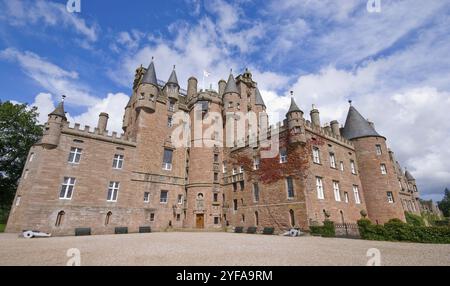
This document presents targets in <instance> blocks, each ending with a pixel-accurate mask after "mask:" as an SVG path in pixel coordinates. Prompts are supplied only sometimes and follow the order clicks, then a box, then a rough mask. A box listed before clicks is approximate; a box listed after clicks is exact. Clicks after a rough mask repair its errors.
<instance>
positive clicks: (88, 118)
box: [31, 93, 129, 134]
mask: <svg viewBox="0 0 450 286" xmlns="http://www.w3.org/2000/svg"><path fill="white" fill-rule="evenodd" d="M128 100H129V97H128V96H127V95H126V94H123V93H109V94H108V95H107V96H106V97H105V98H102V99H100V100H99V101H98V102H97V103H95V104H93V105H92V106H90V107H88V108H87V110H86V111H85V112H83V113H81V114H78V115H75V116H73V115H71V114H70V113H69V112H66V117H67V120H68V121H69V122H70V125H71V126H73V125H74V124H75V123H79V124H80V125H81V126H86V125H88V126H90V127H92V128H94V127H96V126H97V123H98V116H99V114H100V113H102V112H106V113H108V115H109V120H108V130H109V131H110V133H111V132H113V131H114V132H117V133H118V134H121V133H122V132H123V131H122V119H123V115H124V108H125V106H126V104H127V103H128ZM31 106H36V107H37V111H38V113H39V117H38V121H39V123H40V124H44V123H46V122H47V119H48V114H49V113H51V112H52V111H53V110H55V108H56V104H55V103H54V101H53V96H52V95H51V94H50V93H39V94H37V95H36V97H35V99H34V102H33V103H32V104H31ZM66 110H67V104H66Z"/></svg>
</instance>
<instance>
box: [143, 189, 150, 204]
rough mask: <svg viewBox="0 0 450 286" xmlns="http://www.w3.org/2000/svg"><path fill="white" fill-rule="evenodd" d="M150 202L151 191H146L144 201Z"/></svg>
mask: <svg viewBox="0 0 450 286" xmlns="http://www.w3.org/2000/svg"><path fill="white" fill-rule="evenodd" d="M148 202H150V193H149V192H145V193H144V203H148Z"/></svg>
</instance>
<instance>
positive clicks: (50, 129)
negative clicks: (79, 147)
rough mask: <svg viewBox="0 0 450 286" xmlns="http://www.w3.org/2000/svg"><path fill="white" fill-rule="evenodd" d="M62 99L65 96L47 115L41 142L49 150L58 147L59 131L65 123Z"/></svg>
mask: <svg viewBox="0 0 450 286" xmlns="http://www.w3.org/2000/svg"><path fill="white" fill-rule="evenodd" d="M64 98H65V96H63V100H61V102H60V103H59V104H58V106H57V107H56V109H55V110H54V111H53V112H52V113H50V114H49V115H48V121H47V123H46V124H45V129H44V134H43V136H42V140H41V142H42V145H43V146H44V147H46V148H49V149H53V148H56V147H57V146H58V145H59V139H60V137H61V129H62V127H63V124H64V123H65V122H67V118H66V113H65V111H64Z"/></svg>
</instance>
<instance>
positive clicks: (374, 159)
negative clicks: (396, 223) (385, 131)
mask: <svg viewBox="0 0 450 286" xmlns="http://www.w3.org/2000/svg"><path fill="white" fill-rule="evenodd" d="M350 104H351V102H350ZM341 134H342V136H343V137H345V138H346V139H348V140H351V141H352V143H353V145H354V147H355V153H356V159H357V166H358V168H357V172H359V174H360V178H361V183H362V187H363V194H364V198H365V203H366V206H367V212H368V216H369V218H370V219H371V220H372V221H373V222H376V223H380V224H381V223H385V222H387V221H389V220H390V219H392V218H398V219H401V220H403V221H405V215H404V213H403V208H402V206H401V201H400V194H399V188H398V177H397V174H396V172H395V166H394V165H393V164H394V163H393V161H392V160H391V158H390V154H389V152H388V148H387V145H386V138H385V137H383V136H381V135H380V134H378V132H377V131H376V130H375V128H374V126H373V124H371V123H370V122H369V121H367V120H366V119H364V117H363V116H362V115H361V114H360V113H359V112H358V111H357V110H356V108H355V107H353V106H352V105H350V109H349V111H348V115H347V120H346V122H345V126H344V129H342V132H341Z"/></svg>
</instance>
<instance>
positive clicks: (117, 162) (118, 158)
mask: <svg viewBox="0 0 450 286" xmlns="http://www.w3.org/2000/svg"><path fill="white" fill-rule="evenodd" d="M123 158H124V157H123V155H119V154H116V155H114V160H113V168H114V169H122V167H123Z"/></svg>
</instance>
